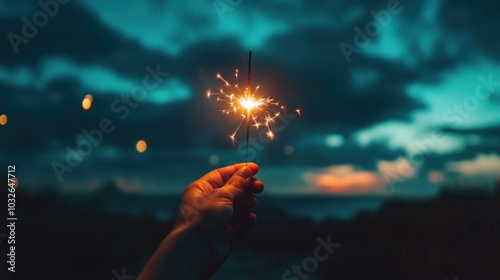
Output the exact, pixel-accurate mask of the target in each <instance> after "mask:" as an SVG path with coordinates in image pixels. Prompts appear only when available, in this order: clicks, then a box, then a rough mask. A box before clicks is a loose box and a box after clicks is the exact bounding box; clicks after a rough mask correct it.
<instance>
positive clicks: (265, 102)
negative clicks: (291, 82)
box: [207, 69, 299, 144]
mask: <svg viewBox="0 0 500 280" xmlns="http://www.w3.org/2000/svg"><path fill="white" fill-rule="evenodd" d="M234 76H235V80H236V83H235V84H230V83H229V82H228V81H227V80H225V79H224V78H223V77H222V76H221V75H220V74H217V76H216V77H217V79H219V80H221V81H222V83H223V85H222V87H221V88H220V92H211V91H210V90H209V91H208V92H207V98H211V97H212V96H215V97H217V99H216V100H217V102H223V103H225V104H226V106H225V108H224V109H222V110H221V112H222V113H224V114H226V115H229V114H236V115H240V116H241V122H240V124H239V125H238V127H237V128H236V129H235V130H234V131H233V133H232V134H230V135H229V139H231V141H232V142H233V144H234V143H237V141H236V134H237V133H238V130H239V129H240V127H241V124H242V123H243V121H245V120H246V122H247V125H251V126H252V127H254V128H255V129H256V130H259V129H260V128H265V129H266V130H267V131H266V133H265V135H266V136H267V137H268V138H269V139H271V140H273V139H274V138H275V135H274V133H273V131H272V125H273V124H274V123H276V119H277V118H278V117H279V116H280V114H281V112H282V111H283V109H284V106H282V105H280V104H279V102H278V101H275V100H274V99H273V98H271V97H264V96H261V95H259V94H258V91H259V86H257V87H256V88H255V90H254V91H251V89H249V88H245V89H244V90H242V89H241V88H240V86H239V84H238V69H236V72H235V74H234ZM226 91H227V92H226ZM297 113H299V112H297Z"/></svg>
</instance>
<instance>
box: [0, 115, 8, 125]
mask: <svg viewBox="0 0 500 280" xmlns="http://www.w3.org/2000/svg"><path fill="white" fill-rule="evenodd" d="M7 121H8V119H7V115H5V114H3V115H0V125H6V124H7Z"/></svg>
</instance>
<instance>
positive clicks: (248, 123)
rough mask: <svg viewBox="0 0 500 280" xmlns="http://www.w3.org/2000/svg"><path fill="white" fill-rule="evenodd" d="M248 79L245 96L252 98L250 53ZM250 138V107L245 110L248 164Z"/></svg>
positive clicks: (250, 55) (249, 57)
mask: <svg viewBox="0 0 500 280" xmlns="http://www.w3.org/2000/svg"><path fill="white" fill-rule="evenodd" d="M247 74H248V79H247V94H248V95H249V96H250V98H252V97H253V96H252V92H251V90H252V51H249V52H248V73H247ZM249 137H250V107H248V108H247V157H246V159H247V160H246V163H247V164H248V139H249Z"/></svg>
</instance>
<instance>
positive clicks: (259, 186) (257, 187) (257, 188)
mask: <svg viewBox="0 0 500 280" xmlns="http://www.w3.org/2000/svg"><path fill="white" fill-rule="evenodd" d="M250 187H251V191H252V193H255V194H258V193H261V192H262V191H264V183H262V181H259V180H257V179H255V178H252V183H251V185H250Z"/></svg>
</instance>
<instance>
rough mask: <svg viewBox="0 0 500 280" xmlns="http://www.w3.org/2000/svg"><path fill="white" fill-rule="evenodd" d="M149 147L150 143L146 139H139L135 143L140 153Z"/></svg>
mask: <svg viewBox="0 0 500 280" xmlns="http://www.w3.org/2000/svg"><path fill="white" fill-rule="evenodd" d="M147 148H148V144H147V143H146V141H144V140H139V141H137V144H135V149H136V150H137V151H138V152H139V153H144V152H145V151H146V149H147Z"/></svg>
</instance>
